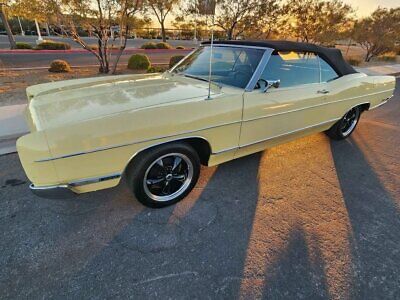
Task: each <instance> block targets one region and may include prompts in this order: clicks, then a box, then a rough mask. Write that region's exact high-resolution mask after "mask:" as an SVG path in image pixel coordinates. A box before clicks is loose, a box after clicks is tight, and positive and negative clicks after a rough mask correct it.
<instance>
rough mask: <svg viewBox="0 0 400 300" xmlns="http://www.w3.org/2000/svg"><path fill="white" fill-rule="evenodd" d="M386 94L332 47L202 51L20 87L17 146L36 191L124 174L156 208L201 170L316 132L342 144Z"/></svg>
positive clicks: (107, 183) (381, 83)
mask: <svg viewBox="0 0 400 300" xmlns="http://www.w3.org/2000/svg"><path fill="white" fill-rule="evenodd" d="M210 56H211V59H210ZM210 61H211V62H210ZM210 65H211V70H212V72H211V73H212V74H211V82H210V83H209V81H208V79H209V71H210ZM209 88H210V95H209ZM394 88H395V79H394V77H391V76H367V75H365V74H362V73H358V72H357V71H355V70H354V69H353V68H352V67H351V66H350V65H348V64H347V63H346V62H345V61H344V59H343V57H342V55H341V52H340V51H339V50H337V49H328V48H323V47H319V46H316V45H312V44H304V43H295V42H284V41H265V42H246V41H226V42H216V43H215V44H214V47H213V49H211V47H210V44H208V43H204V44H202V45H201V47H199V48H198V49H196V50H195V51H193V52H192V53H190V54H189V55H188V56H186V57H185V58H184V59H183V60H182V61H181V62H179V63H178V64H177V65H176V66H175V67H173V68H172V69H171V70H169V71H167V72H165V73H164V74H146V75H143V74H141V75H124V76H108V77H98V78H89V79H78V80H68V81H60V82H53V83H46V84H39V85H35V86H31V87H28V89H27V96H28V98H29V105H28V108H27V112H26V116H27V120H28V123H29V126H30V131H31V132H30V133H29V134H27V135H25V136H23V137H21V138H20V139H19V140H18V141H17V149H18V153H19V156H20V159H21V162H22V165H23V167H24V169H25V172H26V174H27V176H28V177H29V179H30V181H31V182H32V184H31V186H30V188H31V190H32V191H33V192H34V193H36V194H37V195H40V196H44V197H59V196H62V197H64V196H68V194H76V193H84V192H90V191H94V190H99V189H104V188H109V187H113V186H116V185H117V184H118V183H119V182H120V180H121V178H122V177H123V178H124V179H126V180H127V183H128V185H129V186H130V187H131V189H132V191H133V193H134V194H135V196H136V198H137V199H138V200H139V201H141V202H142V203H143V204H145V205H147V206H151V207H162V206H166V205H170V204H173V203H176V202H177V201H179V200H181V199H182V198H184V197H185V196H186V195H187V194H188V193H189V192H190V191H191V190H192V188H193V186H194V185H195V184H196V182H197V179H198V177H199V172H200V165H201V164H202V165H206V166H213V165H216V164H220V163H223V162H226V161H229V160H232V159H235V158H238V157H241V156H244V155H248V154H251V153H255V152H258V151H262V150H264V149H265V148H267V147H271V146H274V145H277V144H280V143H284V142H287V141H289V140H292V139H295V138H298V137H302V136H305V135H308V134H311V133H315V132H320V131H325V132H326V133H327V134H328V136H330V137H331V138H333V139H344V138H347V137H348V136H349V135H350V134H351V133H352V132H353V130H354V129H355V127H356V125H357V123H358V120H359V118H360V115H361V114H362V113H363V112H365V111H368V110H370V109H373V108H376V107H378V106H380V105H382V104H384V103H385V102H386V101H387V100H388V99H389V98H390V97H391V96H392V95H393V91H394Z"/></svg>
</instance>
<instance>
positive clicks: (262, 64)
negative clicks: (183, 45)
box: [168, 44, 274, 92]
mask: <svg viewBox="0 0 400 300" xmlns="http://www.w3.org/2000/svg"><path fill="white" fill-rule="evenodd" d="M205 47H210V45H208V44H207V45H201V46H200V47H198V48H196V49H194V50H193V51H191V52H190V53H189V54H187V55H186V56H185V57H184V58H183V59H182V60H181V61H180V62H179V63H177V64H176V65H175V66H174V67H173V68H172V69H170V70H168V73H173V72H174V70H175V69H176V68H177V67H179V66H180V65H181V64H182V63H183V62H184V61H185V60H186V58H187V57H189V56H190V55H192V54H193V53H194V52H196V51H198V50H199V49H200V48H205ZM213 47H225V48H246V49H260V50H264V53H263V55H262V57H261V59H260V61H259V63H258V65H257V67H256V69H255V71H254V73H253V75H252V76H251V78H250V80H249V82H248V83H247V85H246V87H245V88H244V91H245V92H251V91H253V90H254V87H255V86H256V84H257V82H258V80H259V78H260V77H261V74H262V72H263V71H264V69H265V67H266V65H267V64H268V61H269V59H270V57H271V55H272V52H274V49H272V48H269V47H258V46H246V45H233V44H214V46H213Z"/></svg>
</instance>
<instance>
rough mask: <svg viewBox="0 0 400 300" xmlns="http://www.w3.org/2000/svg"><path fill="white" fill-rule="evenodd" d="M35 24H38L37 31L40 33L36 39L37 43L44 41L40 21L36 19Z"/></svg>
mask: <svg viewBox="0 0 400 300" xmlns="http://www.w3.org/2000/svg"><path fill="white" fill-rule="evenodd" d="M35 25H36V31H37V34H38V39H37V41H36V44H40V43H41V42H42V41H43V38H42V35H41V33H40V27H39V23H38V21H37V20H36V19H35Z"/></svg>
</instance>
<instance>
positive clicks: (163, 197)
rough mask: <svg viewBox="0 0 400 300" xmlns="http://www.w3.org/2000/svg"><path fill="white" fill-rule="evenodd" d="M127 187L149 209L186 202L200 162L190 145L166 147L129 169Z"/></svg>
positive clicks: (144, 154)
mask: <svg viewBox="0 0 400 300" xmlns="http://www.w3.org/2000/svg"><path fill="white" fill-rule="evenodd" d="M127 172H128V174H127V175H128V176H127V179H128V184H129V185H130V187H131V189H132V191H133V193H134V194H135V196H136V198H137V199H138V200H139V201H140V202H141V203H143V204H144V205H146V206H149V207H164V206H168V205H171V204H174V203H176V202H178V201H180V200H181V199H183V198H184V197H185V196H186V195H187V194H189V193H190V191H191V190H192V189H193V187H194V186H195V184H196V182H197V180H198V178H199V174H200V159H199V156H198V154H197V152H196V151H195V150H194V149H193V148H192V147H190V146H189V145H186V144H183V143H179V144H167V145H163V146H159V147H157V148H154V149H151V150H149V151H146V152H145V153H143V154H142V155H140V157H138V158H137V159H136V160H135V161H134V162H133V163H132V165H131V166H130V167H129V168H128V170H127Z"/></svg>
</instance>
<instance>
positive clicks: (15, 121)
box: [0, 104, 28, 155]
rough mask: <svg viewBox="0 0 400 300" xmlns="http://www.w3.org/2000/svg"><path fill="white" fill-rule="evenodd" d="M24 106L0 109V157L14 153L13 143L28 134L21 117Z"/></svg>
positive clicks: (23, 119)
mask: <svg viewBox="0 0 400 300" xmlns="http://www.w3.org/2000/svg"><path fill="white" fill-rule="evenodd" d="M25 107H26V104H20V105H10V106H2V107H0V155H3V154H7V153H12V152H15V150H16V149H15V141H16V139H17V138H19V137H20V136H22V135H24V134H25V133H27V132H28V126H27V124H26V123H25V118H24V116H23V112H24V109H25Z"/></svg>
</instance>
